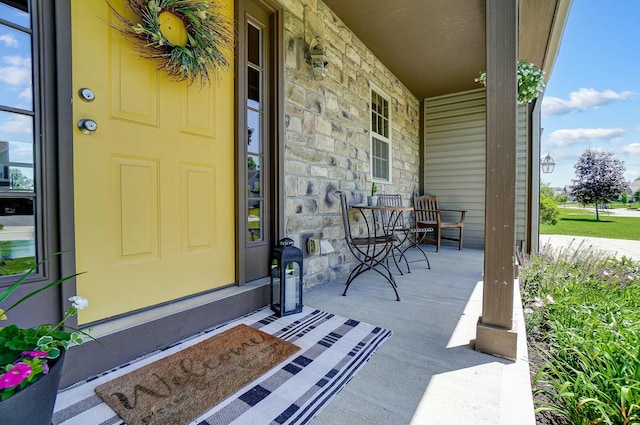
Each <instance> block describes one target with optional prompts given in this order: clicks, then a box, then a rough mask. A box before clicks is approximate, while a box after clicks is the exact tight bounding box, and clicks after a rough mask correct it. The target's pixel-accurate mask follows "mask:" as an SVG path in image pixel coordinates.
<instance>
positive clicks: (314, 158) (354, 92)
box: [280, 0, 420, 288]
mask: <svg viewBox="0 0 640 425" xmlns="http://www.w3.org/2000/svg"><path fill="white" fill-rule="evenodd" d="M280 3H281V4H282V5H283V7H284V9H285V13H284V30H285V34H284V42H285V81H286V83H285V126H286V130H285V162H286V163H285V220H286V223H285V232H286V235H287V236H288V237H290V238H292V239H293V240H294V241H295V244H296V246H298V247H300V248H301V249H302V251H303V252H304V256H305V259H304V274H305V287H306V288H309V287H311V286H314V285H316V284H319V283H323V282H326V281H329V280H333V279H337V278H343V277H346V276H347V274H348V273H349V271H350V269H351V266H352V264H353V259H352V257H351V254H350V252H349V251H348V249H347V247H346V245H345V241H344V232H343V227H342V218H341V215H340V205H339V202H340V201H339V198H338V196H337V194H335V191H336V190H344V191H348V192H349V193H348V195H347V197H348V198H349V200H350V201H352V202H354V203H360V202H366V196H367V194H368V193H369V192H370V190H371V174H370V141H369V127H370V123H369V120H370V106H369V101H370V82H371V83H373V84H374V85H375V86H377V87H378V88H379V89H380V90H382V91H383V92H384V93H385V94H386V95H387V96H390V98H391V102H390V107H391V122H392V124H391V125H392V147H393V148H392V184H380V183H377V186H378V188H379V190H378V191H379V193H400V194H402V195H403V198H404V199H405V202H406V204H407V205H408V204H409V198H410V196H411V194H412V193H413V191H414V189H417V188H418V178H419V177H418V173H419V169H418V167H419V161H420V155H419V119H420V117H419V101H418V99H416V98H415V97H414V96H413V95H412V94H411V93H410V92H409V90H407V88H406V87H405V86H404V85H403V84H402V83H401V82H400V81H399V80H398V79H397V78H396V77H395V76H394V75H393V74H392V73H391V72H390V71H389V70H388V69H387V68H386V67H385V66H384V65H383V64H382V63H381V62H380V61H379V60H378V59H377V58H376V57H375V56H374V55H373V53H372V52H371V51H370V50H369V49H368V48H367V47H366V46H365V45H364V44H363V43H362V42H361V41H360V40H359V39H358V38H357V37H356V36H355V35H354V34H353V33H352V32H351V31H350V30H349V28H347V27H346V26H345V24H344V23H343V22H342V21H341V20H340V19H339V18H338V17H337V16H336V15H335V14H334V13H333V12H332V11H331V10H330V9H329V8H328V7H327V6H326V5H325V4H324V3H323V2H322V1H320V0H280ZM316 35H319V36H321V37H322V39H323V40H324V46H325V49H326V55H327V57H328V61H329V71H328V75H327V76H326V77H325V79H324V80H323V81H315V80H314V79H313V76H312V71H311V67H310V66H309V65H308V64H307V63H306V61H305V60H304V54H305V52H306V50H307V49H308V43H309V42H310V41H311V40H312V39H313V37H314V36H316ZM353 219H354V220H357V217H353ZM356 228H357V227H356ZM361 230H362V229H361ZM309 237H317V238H321V239H322V240H328V241H329V242H330V243H331V245H332V246H333V248H334V249H335V251H334V252H333V253H330V254H319V253H318V254H314V255H311V254H309V253H308V252H307V249H306V241H307V239H308V238H309Z"/></svg>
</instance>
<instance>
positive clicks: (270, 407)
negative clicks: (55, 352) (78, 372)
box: [53, 306, 391, 425]
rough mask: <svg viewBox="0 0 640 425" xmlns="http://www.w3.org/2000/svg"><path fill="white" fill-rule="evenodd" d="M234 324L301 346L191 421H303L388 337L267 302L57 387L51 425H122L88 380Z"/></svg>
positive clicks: (200, 424)
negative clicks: (285, 311) (285, 312)
mask: <svg viewBox="0 0 640 425" xmlns="http://www.w3.org/2000/svg"><path fill="white" fill-rule="evenodd" d="M240 323H243V324H246V325H249V326H253V327H255V328H257V329H260V330H262V331H264V332H266V333H269V334H271V335H274V336H276V337H278V338H282V339H284V340H286V341H289V342H292V343H294V344H296V345H297V346H299V347H300V348H301V350H300V351H299V352H298V353H297V354H296V355H294V356H292V357H290V358H289V359H287V360H286V361H285V362H283V363H281V364H279V365H278V366H276V367H274V368H273V369H271V370H270V371H269V372H267V373H265V374H264V375H262V376H261V377H260V378H258V379H257V380H255V381H253V382H251V383H249V384H248V385H247V386H245V387H244V388H241V389H240V390H239V391H237V392H236V393H235V394H233V395H232V396H231V397H229V398H227V399H226V400H224V401H223V402H221V403H220V404H218V405H216V406H213V407H212V409H211V410H209V411H208V412H206V413H205V414H203V415H202V416H200V417H199V418H197V419H196V420H194V421H193V422H191V423H190V424H191V425H214V424H255V425H259V424H305V423H307V422H309V421H310V420H311V419H313V418H314V417H315V416H316V415H317V414H318V413H319V412H320V410H321V409H322V408H323V407H325V406H326V405H327V403H329V401H330V400H331V399H332V398H333V397H334V396H335V395H336V394H337V393H338V392H339V391H340V390H341V389H342V388H343V387H344V385H345V384H346V383H347V382H349V380H350V379H351V378H353V376H354V375H355V374H356V373H357V372H358V370H360V369H361V368H362V367H363V366H364V365H365V363H366V362H367V361H368V360H369V358H370V357H371V355H372V354H373V353H374V351H375V350H376V349H377V348H378V347H379V346H380V345H381V344H382V343H383V342H384V341H385V340H386V339H387V338H389V337H390V336H391V331H389V330H386V329H382V328H379V327H376V326H372V325H369V324H367V323H363V322H358V321H356V320H352V319H347V318H344V317H340V316H336V315H333V314H330V313H327V312H324V311H320V310H315V309H313V308H310V307H306V306H305V307H304V309H303V311H302V313H299V314H293V315H290V316H285V317H280V318H279V317H277V316H275V315H274V314H273V313H272V312H271V310H270V309H269V308H263V309H261V310H258V311H257V312H255V313H253V314H250V315H248V316H245V317H242V318H239V319H237V320H234V321H232V322H230V323H227V324H225V325H223V326H220V327H217V328H215V329H212V330H209V331H207V332H203V333H201V334H199V335H197V336H196V337H194V338H191V339H189V340H188V341H183V342H181V343H178V344H176V345H174V346H172V347H169V348H167V349H166V350H163V351H161V352H158V353H155V354H153V355H151V356H147V357H144V358H143V359H140V360H138V361H136V362H133V363H130V364H127V365H125V366H122V367H120V368H117V369H114V370H112V371H109V372H107V373H105V374H102V375H100V376H99V377H97V378H91V379H89V380H87V381H85V382H82V383H79V384H76V385H74V386H73V387H71V388H68V389H66V390H64V391H61V392H60V393H58V398H57V400H56V407H55V411H54V416H53V424H54V425H76V424H77V425H92V424H96V425H97V424H103V425H118V424H123V423H124V422H123V421H122V419H121V418H120V417H119V416H118V415H117V414H116V413H115V412H114V411H113V410H112V409H111V408H110V407H109V406H108V405H107V404H106V403H104V402H103V401H102V399H101V398H100V397H99V396H98V395H97V394H96V393H95V391H94V389H95V387H97V386H98V385H100V384H102V383H104V382H107V381H109V380H111V379H114V378H116V377H118V376H121V375H124V374H126V373H128V372H130V371H132V370H134V369H137V368H139V367H142V366H144V365H146V364H149V363H151V362H153V361H156V360H158V359H160V358H162V357H166V356H168V355H170V354H173V353H175V352H177V351H179V350H181V349H184V348H186V347H189V346H191V345H194V344H197V343H198V342H201V341H203V340H204V339H207V338H209V337H211V336H212V335H214V334H217V333H219V332H223V331H225V330H227V329H230V328H232V327H233V326H235V325H238V324H240Z"/></svg>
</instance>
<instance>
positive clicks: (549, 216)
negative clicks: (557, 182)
mask: <svg viewBox="0 0 640 425" xmlns="http://www.w3.org/2000/svg"><path fill="white" fill-rule="evenodd" d="M558 214H560V210H559V209H558V204H557V203H556V201H555V200H554V199H553V189H551V186H549V184H548V183H544V184H542V185H541V186H540V223H542V224H552V225H556V224H558Z"/></svg>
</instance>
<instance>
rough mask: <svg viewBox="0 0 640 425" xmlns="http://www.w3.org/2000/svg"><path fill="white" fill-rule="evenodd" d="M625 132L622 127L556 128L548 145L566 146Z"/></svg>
mask: <svg viewBox="0 0 640 425" xmlns="http://www.w3.org/2000/svg"><path fill="white" fill-rule="evenodd" d="M622 133H624V130H623V129H621V128H573V129H562V130H556V131H554V132H553V133H551V135H550V136H549V139H547V142H546V143H545V145H546V146H549V147H556V148H561V147H566V146H570V145H574V144H577V143H584V142H590V141H592V140H605V141H606V140H611V139H614V138H616V137H618V136H620V135H621V134H622Z"/></svg>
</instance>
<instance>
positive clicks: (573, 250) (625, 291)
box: [519, 245, 640, 425]
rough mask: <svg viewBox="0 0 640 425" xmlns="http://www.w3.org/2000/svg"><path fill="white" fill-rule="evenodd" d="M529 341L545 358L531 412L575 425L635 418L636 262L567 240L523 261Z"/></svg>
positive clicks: (639, 276) (639, 314)
mask: <svg viewBox="0 0 640 425" xmlns="http://www.w3.org/2000/svg"><path fill="white" fill-rule="evenodd" d="M519 279H520V285H521V288H522V298H523V306H524V309H525V322H526V323H527V331H528V332H529V337H530V339H532V338H533V339H535V340H537V341H539V342H540V344H539V346H540V347H542V348H543V349H542V350H540V352H538V353H536V354H537V355H538V356H540V357H542V358H543V359H544V360H545V364H544V365H543V366H541V367H540V368H539V369H538V371H537V373H536V376H535V378H534V381H533V385H534V394H536V395H537V397H536V399H538V400H541V399H545V400H547V401H545V402H537V405H536V409H537V410H551V411H553V412H556V413H557V414H560V415H561V416H563V417H565V418H566V419H567V420H569V421H571V423H573V424H576V425H583V424H585V425H586V424H596V423H603V424H605V423H606V424H634V423H640V360H639V359H640V263H637V262H634V261H631V260H629V259H627V258H624V257H623V258H622V259H621V260H616V259H614V258H608V257H607V256H606V255H605V254H604V253H603V252H598V251H594V250H592V249H590V248H589V249H585V248H584V246H582V245H580V246H578V247H572V246H569V247H568V248H564V249H557V250H552V249H551V248H550V247H548V246H545V247H543V249H542V250H541V251H540V254H537V255H534V256H531V257H530V258H527V259H525V261H524V265H523V268H522V271H521V273H520V275H519Z"/></svg>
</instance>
